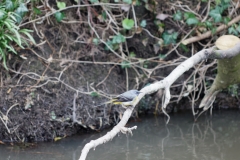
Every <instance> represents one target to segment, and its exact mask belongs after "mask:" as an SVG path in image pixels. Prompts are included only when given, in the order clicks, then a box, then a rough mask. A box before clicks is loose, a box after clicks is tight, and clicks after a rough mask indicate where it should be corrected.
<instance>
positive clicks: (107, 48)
mask: <svg viewBox="0 0 240 160" xmlns="http://www.w3.org/2000/svg"><path fill="white" fill-rule="evenodd" d="M106 44H107V45H106V46H105V50H107V51H108V50H110V49H113V44H112V41H110V40H108V41H107V42H106Z"/></svg>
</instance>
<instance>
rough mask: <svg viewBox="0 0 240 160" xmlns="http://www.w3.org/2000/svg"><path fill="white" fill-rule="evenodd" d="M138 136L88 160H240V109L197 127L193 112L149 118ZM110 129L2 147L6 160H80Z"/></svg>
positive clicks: (124, 138)
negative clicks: (87, 146)
mask: <svg viewBox="0 0 240 160" xmlns="http://www.w3.org/2000/svg"><path fill="white" fill-rule="evenodd" d="M128 125H129V127H132V126H134V125H137V127H138V128H137V130H134V131H133V136H130V135H128V136H126V135H124V134H119V136H117V137H115V138H114V139H113V140H112V141H110V142H108V143H106V144H104V145H101V146H98V147H96V149H95V150H90V152H89V154H88V157H87V160H239V159H240V150H239V148H240V111H239V110H235V111H228V110H226V111H214V112H213V116H212V117H211V116H209V115H202V116H201V117H200V118H199V119H198V121H197V122H196V123H194V122H193V117H192V114H191V112H187V113H178V114H175V115H171V120H170V122H169V124H168V125H166V124H165V119H164V118H163V117H144V118H141V121H140V122H131V123H129V124H128ZM106 132H107V131H104V132H101V133H94V134H86V135H78V136H73V137H68V138H65V139H62V140H60V141H57V142H48V143H38V144H36V145H35V146H32V147H27V148H22V147H17V146H16V145H14V146H7V145H0V160H78V159H79V156H80V154H81V150H82V148H83V146H84V145H85V144H86V143H87V142H89V141H90V140H92V139H97V138H98V137H100V136H102V135H104V134H105V133H106Z"/></svg>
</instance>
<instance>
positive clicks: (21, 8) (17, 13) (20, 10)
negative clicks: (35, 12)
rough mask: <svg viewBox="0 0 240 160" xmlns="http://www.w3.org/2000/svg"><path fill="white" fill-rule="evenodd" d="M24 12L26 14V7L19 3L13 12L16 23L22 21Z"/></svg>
mask: <svg viewBox="0 0 240 160" xmlns="http://www.w3.org/2000/svg"><path fill="white" fill-rule="evenodd" d="M26 12H28V9H27V7H26V6H25V5H24V3H20V5H19V7H18V8H17V9H16V11H15V18H16V20H17V22H18V23H20V22H21V21H22V18H23V16H24V14H25V13H26Z"/></svg>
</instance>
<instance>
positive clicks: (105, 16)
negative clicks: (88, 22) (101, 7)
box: [102, 11, 107, 20]
mask: <svg viewBox="0 0 240 160" xmlns="http://www.w3.org/2000/svg"><path fill="white" fill-rule="evenodd" d="M102 17H103V20H106V19H107V13H106V12H105V11H103V12H102Z"/></svg>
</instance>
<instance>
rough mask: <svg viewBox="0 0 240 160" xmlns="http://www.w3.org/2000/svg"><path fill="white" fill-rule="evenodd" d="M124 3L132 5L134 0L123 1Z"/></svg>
mask: <svg viewBox="0 0 240 160" xmlns="http://www.w3.org/2000/svg"><path fill="white" fill-rule="evenodd" d="M123 2H125V3H127V4H132V0H123Z"/></svg>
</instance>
